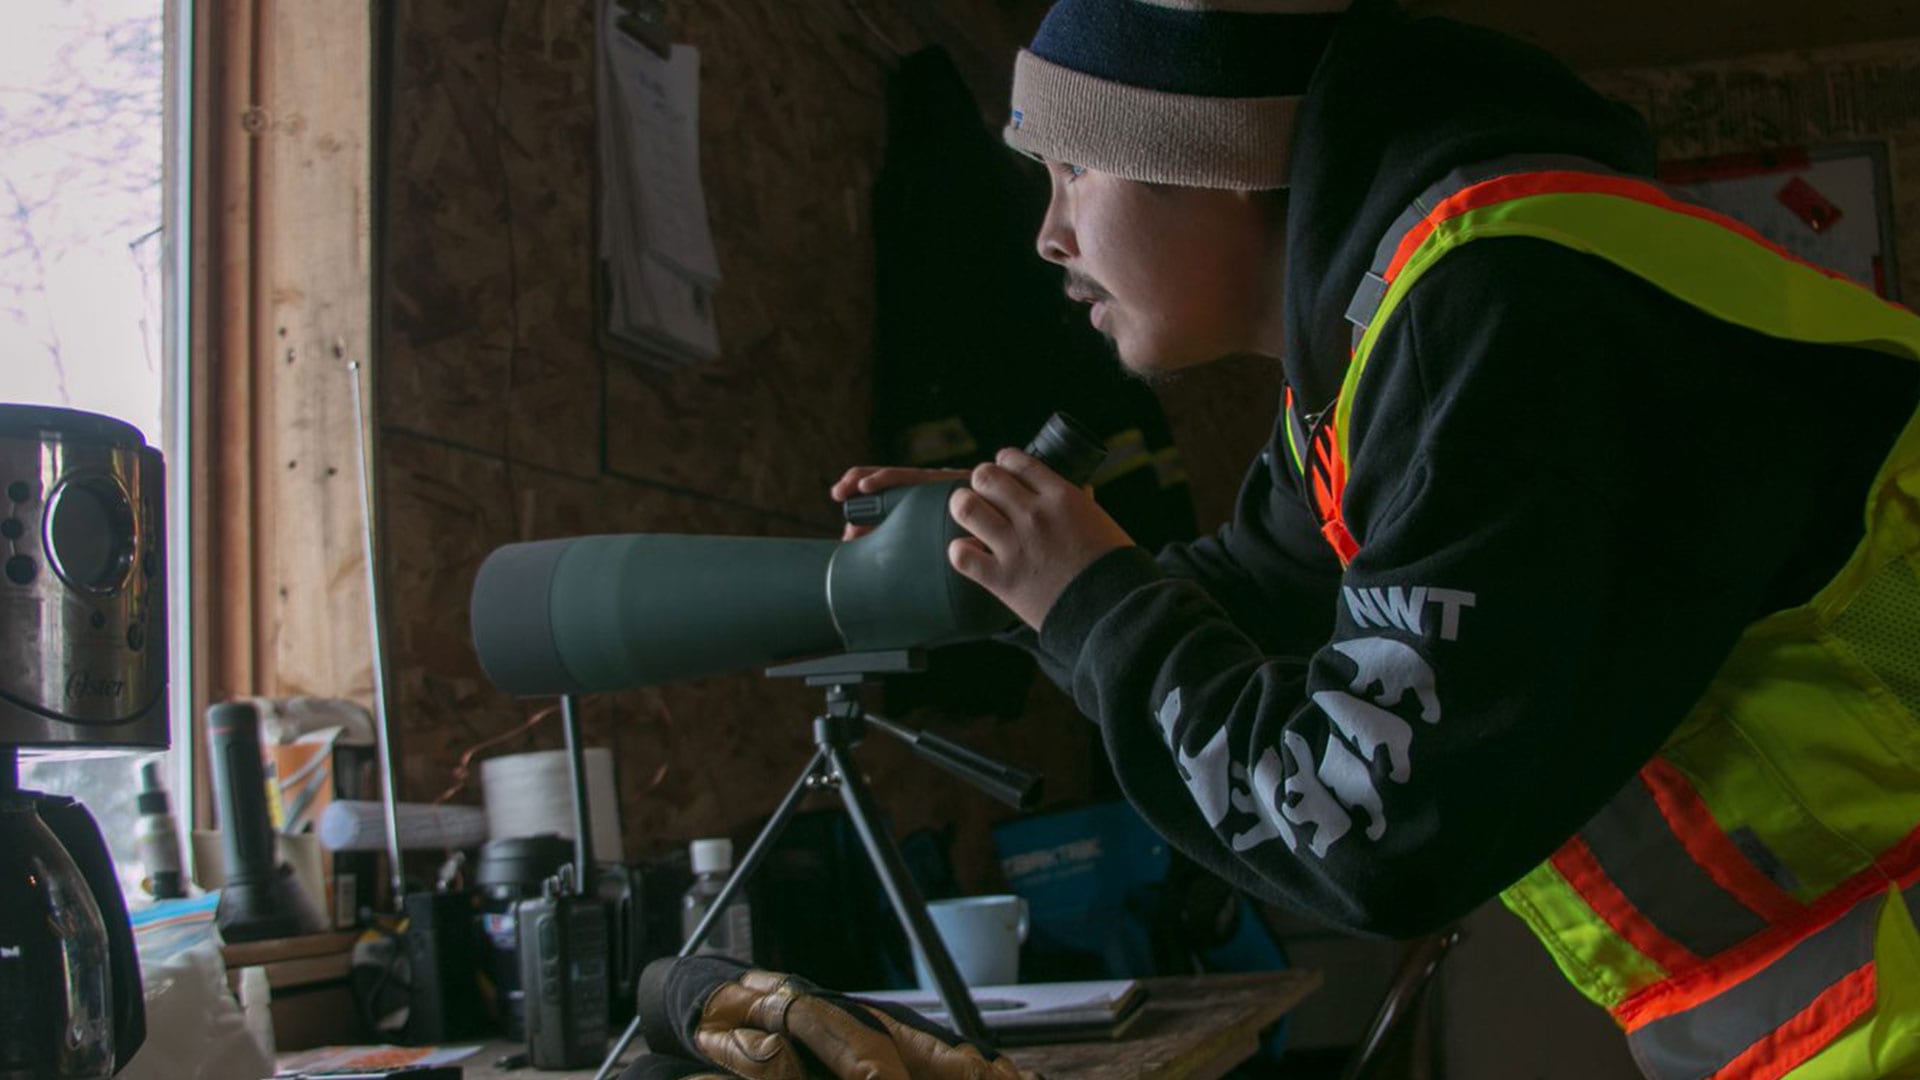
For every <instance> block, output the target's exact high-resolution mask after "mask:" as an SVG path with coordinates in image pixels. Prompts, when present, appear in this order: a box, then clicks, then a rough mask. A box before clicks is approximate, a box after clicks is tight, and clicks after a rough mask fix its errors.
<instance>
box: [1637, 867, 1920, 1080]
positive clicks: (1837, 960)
mask: <svg viewBox="0 0 1920 1080" xmlns="http://www.w3.org/2000/svg"><path fill="white" fill-rule="evenodd" d="M1906 898H1907V904H1908V906H1909V907H1911V906H1912V905H1913V903H1914V901H1915V900H1916V899H1920V886H1916V887H1915V888H1912V889H1908V890H1907V893H1906ZM1885 903H1886V894H1885V893H1876V894H1874V895H1873V896H1869V897H1867V898H1866V899H1865V900H1862V901H1861V902H1859V903H1858V904H1855V905H1854V906H1853V907H1852V908H1851V909H1849V910H1848V911H1847V913H1846V914H1844V915H1842V916H1840V917H1839V918H1838V919H1835V920H1834V921H1833V922H1831V923H1829V924H1828V925H1827V926H1826V927H1825V928H1824V929H1822V930H1820V931H1819V932H1818V933H1816V934H1814V935H1813V936H1812V937H1810V938H1808V939H1806V940H1805V941H1802V942H1801V943H1800V944H1798V945H1795V946H1794V947H1793V948H1792V949H1789V950H1788V951H1787V952H1786V954H1785V955H1783V956H1781V957H1780V959H1778V960H1775V961H1774V962H1773V963H1771V964H1769V965H1767V966H1766V967H1765V968H1762V969H1761V970H1760V971H1759V972H1757V973H1755V974H1753V975H1751V976H1749V977H1748V978H1746V979H1745V980H1743V981H1741V982H1740V983H1739V984H1737V985H1735V986H1734V987H1732V988H1731V989H1729V990H1726V991H1725V992H1723V993H1721V994H1719V995H1718V996H1716V997H1714V998H1712V999H1711V1000H1708V1001H1705V1002H1702V1003H1701V1004H1699V1005H1695V1006H1694V1007H1693V1008H1691V1009H1688V1010H1686V1011H1685V1012H1679V1013H1675V1014H1673V1015H1672V1016H1667V1017H1663V1018H1661V1019H1659V1020H1655V1021H1654V1022H1653V1023H1651V1024H1648V1025H1646V1026H1645V1027H1642V1028H1641V1029H1640V1030H1638V1031H1636V1032H1634V1033H1633V1034H1631V1035H1629V1036H1627V1042H1628V1045H1630V1046H1631V1047H1632V1048H1633V1057H1634V1060H1635V1061H1637V1062H1638V1063H1639V1065H1640V1069H1641V1071H1642V1072H1644V1073H1646V1074H1647V1076H1648V1077H1650V1078H1651V1080H1703V1078H1704V1077H1709V1076H1712V1075H1713V1074H1714V1073H1716V1072H1718V1071H1720V1070H1721V1069H1723V1068H1725V1067H1726V1066H1727V1064H1728V1063H1729V1062H1731V1061H1733V1059H1734V1058H1737V1057H1739V1056H1740V1055H1741V1054H1742V1053H1744V1052H1746V1050H1747V1049H1748V1048H1749V1047H1751V1046H1753V1045H1754V1044H1755V1043H1757V1042H1759V1041H1760V1040H1761V1039H1764V1038H1766V1037H1767V1035H1768V1034H1770V1033H1771V1032H1773V1031H1776V1030H1778V1029H1779V1028H1781V1027H1782V1026H1784V1025H1785V1024H1787V1023H1788V1022H1789V1021H1791V1020H1792V1019H1793V1018H1794V1017H1796V1016H1798V1015H1800V1014H1801V1013H1802V1012H1804V1011H1805V1010H1806V1008H1807V1007H1808V1006H1809V1005H1812V1004H1813V1002H1814V999H1816V998H1818V997H1819V996H1820V995H1821V994H1822V993H1825V992H1826V991H1827V989H1828V988H1830V987H1832V986H1833V985H1834V984H1835V983H1837V982H1839V981H1840V980H1841V979H1844V978H1846V977H1847V976H1848V975H1850V974H1852V973H1853V972H1855V971H1858V970H1859V969H1860V968H1861V967H1862V966H1864V965H1866V964H1868V963H1870V962H1871V961H1872V960H1873V939H1874V931H1875V929H1876V928H1877V926H1878V925H1879V919H1880V909H1881V907H1882V905H1884V904H1885Z"/></svg>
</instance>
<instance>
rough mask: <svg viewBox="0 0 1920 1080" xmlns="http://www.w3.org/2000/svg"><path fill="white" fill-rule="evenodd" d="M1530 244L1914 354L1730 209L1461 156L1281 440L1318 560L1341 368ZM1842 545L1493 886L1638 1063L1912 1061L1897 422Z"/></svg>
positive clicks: (1685, 295)
mask: <svg viewBox="0 0 1920 1080" xmlns="http://www.w3.org/2000/svg"><path fill="white" fill-rule="evenodd" d="M1511 236H1519V237H1532V238H1536V239H1540V240H1547V241H1552V242H1554V243H1558V244H1562V245H1564V246H1566V247H1569V248H1572V249H1574V250H1577V251H1581V252H1585V253H1588V254H1590V255H1593V256H1596V257H1598V258H1601V259H1604V260H1606V261H1608V262H1610V263H1613V264H1614V265H1615V266H1618V267H1619V268H1620V269H1622V270H1624V271H1626V272H1628V273H1631V274H1634V275H1636V276H1638V277H1640V278H1642V279H1643V280H1645V281H1646V282H1648V283H1649V284H1651V285H1653V286H1654V287H1656V288H1659V289H1661V290H1663V291H1665V292H1666V293H1668V294H1670V295H1672V296H1674V297H1676V298H1678V299H1680V300H1682V301H1684V302H1686V303H1688V304H1691V305H1692V306H1694V307H1695V308H1698V309H1699V310H1701V311H1703V312H1706V313H1708V314H1710V315H1713V316H1714V317H1716V318H1719V319H1721V320H1723V321H1725V322H1728V323H1731V324H1734V325H1736V326H1743V327H1747V328H1749V329H1752V330H1755V331H1759V332H1761V333H1764V334H1768V335H1771V336H1773V337H1776V338H1781V339H1785V340H1790V341H1800V342H1806V343H1809V344H1819V345H1842V346H1853V347H1861V348H1868V349H1874V350H1877V351H1880V352H1885V353H1890V354H1893V355H1896V356H1902V357H1906V358H1909V359H1913V360H1920V316H1916V315H1915V314H1914V313H1913V312H1911V311H1908V310H1906V309H1905V308H1901V307H1899V306H1897V305H1894V304H1891V303H1888V302H1886V301H1884V300H1882V299H1880V298H1879V297H1877V296H1875V295H1873V294H1872V293H1871V292H1869V291H1867V290H1866V289H1864V288H1861V287H1859V286H1857V285H1855V284H1853V283H1852V282H1849V281H1846V280H1845V279H1843V278H1840V277H1839V276H1838V275H1835V274H1833V273H1832V272H1830V271H1827V270H1823V269H1821V268H1819V267H1816V266H1813V265H1812V264H1810V263H1806V262H1803V261H1801V260H1800V259H1797V258H1796V257H1794V256H1792V255H1790V254H1788V253H1787V252H1785V251H1783V250H1781V249H1780V248H1778V247H1775V246H1773V245H1772V244H1769V243H1768V242H1766V241H1765V240H1763V239H1761V238H1760V237H1759V236H1758V235H1757V234H1755V233H1754V232H1753V231H1752V230H1751V229H1749V228H1747V227H1746V226H1744V225H1741V224H1740V223H1738V222H1736V221H1734V220H1732V219H1730V218H1727V217H1724V216H1721V215H1719V214H1716V213H1714V212H1712V211H1709V210H1706V209H1703V208H1701V207H1699V206H1697V205H1694V204H1692V203H1689V202H1687V201H1685V200H1684V199H1682V198H1680V197H1678V196H1676V195H1675V194H1674V193H1672V192H1670V191H1668V190H1667V189H1665V188H1662V187H1661V186H1659V185H1657V184H1654V183H1651V182H1649V181H1646V180H1642V179H1639V178H1635V177H1629V176H1622V175H1619V174H1615V173H1611V172H1609V171H1607V170H1606V169H1605V168H1604V167H1602V166H1599V165H1596V164H1593V163H1591V162H1585V161H1577V160H1572V159H1540V158H1531V159H1527V160H1525V161H1518V160H1516V161H1507V162H1499V161H1496V162H1490V163H1486V164H1482V165H1478V166H1473V167H1470V168H1467V169H1463V170H1461V171H1459V172H1457V173H1455V174H1453V175H1450V176H1448V177H1447V178H1446V179H1444V180H1442V181H1441V182H1440V183H1438V184H1436V185H1434V186H1433V187H1432V188H1431V189H1429V190H1428V191H1427V192H1426V193H1425V194H1423V195H1422V196H1421V198H1420V199H1418V200H1417V201H1416V202H1415V203H1414V205H1413V206H1412V207H1410V208H1409V209H1408V210H1407V212H1406V213H1405V214H1403V215H1402V216H1401V218H1400V220H1399V221H1397V222H1396V223H1395V225H1394V227H1393V228H1392V229H1391V230H1389V232H1388V234H1387V236H1386V238H1385V239H1384V240H1383V242H1382V243H1381V245H1380V247H1379V250H1378V252H1377V256H1376V259H1375V262H1374V264H1373V267H1372V270H1371V272H1370V273H1369V274H1368V275H1367V277H1366V279H1365V282H1364V284H1363V285H1362V286H1361V288H1360V290H1359V291H1358V293H1357V294H1356V296H1355V297H1354V303H1353V306H1352V308H1351V309H1350V310H1349V312H1348V318H1349V320H1350V321H1352V323H1353V324H1354V346H1353V358H1352V361H1351V364H1350V365H1349V367H1348V370H1347V374H1346V379H1345V382H1344V384H1343V385H1342V387H1341V390H1340V394H1339V397H1338V398H1337V399H1336V400H1335V402H1334V404H1333V405H1332V406H1331V407H1329V408H1328V409H1326V410H1324V411H1322V412H1321V413H1319V414H1318V415H1315V416H1304V415H1301V414H1300V413H1299V411H1298V409H1297V408H1296V403H1295V402H1294V401H1293V400H1292V399H1291V397H1289V399H1288V401H1287V437H1288V444H1289V450H1290V452H1291V455H1292V458H1293V464H1294V467H1295V469H1296V470H1297V475H1299V476H1300V478H1301V479H1302V480H1303V482H1304V483H1303V487H1304V490H1305V491H1306V493H1307V497H1308V500H1309V501H1310V502H1311V503H1312V504H1313V507H1314V510H1315V513H1316V515H1317V516H1318V518H1319V520H1320V522H1321V526H1322V532H1323V534H1324V535H1325V537H1326V539H1327V541H1328V543H1329V544H1331V545H1332V546H1333V548H1334V551H1335V552H1336V553H1338V554H1339V556H1340V559H1341V561H1342V563H1343V564H1344V563H1346V562H1347V561H1349V560H1350V559H1352V558H1353V556H1354V554H1355V553H1356V552H1357V551H1358V550H1359V548H1360V544H1361V543H1362V542H1363V538H1356V537H1355V536H1354V535H1353V533H1352V532H1351V531H1350V530H1349V528H1348V525H1347V523H1346V521H1345V520H1344V518H1343V517H1342V514H1341V496H1342V493H1343V491H1344V488H1345V484H1346V476H1347V465H1348V458H1347V433H1348V432H1349V431H1350V430H1352V423H1353V405H1354V401H1355V398H1356V392H1355V391H1356V387H1357V386H1358V385H1359V383H1360V380H1361V379H1362V378H1364V377H1365V375H1366V370H1367V361H1368V357H1369V354H1370V353H1371V351H1372V349H1373V346H1374V343H1375V342H1376V341H1377V340H1378V339H1379V336H1380V332H1381V328H1382V327H1383V326H1385V325H1387V323H1388V322H1389V320H1390V319H1391V318H1392V315H1393V313H1394V312H1395V311H1396V310H1397V308H1398V306H1399V303H1400V301H1401V300H1403V299H1404V298H1405V297H1406V295H1407V293H1408V291H1409V290H1411V289H1412V288H1413V287H1414V285H1415V284H1416V283H1417V282H1418V281H1419V280H1420V278H1421V276H1422V275H1423V274H1425V273H1426V271H1428V270H1429V269H1431V268H1432V267H1433V266H1434V265H1435V264H1436V263H1437V262H1438V261H1439V260H1440V259H1441V258H1442V257H1444V256H1445V255H1446V253H1447V252H1449V251H1451V250H1453V249H1455V248H1457V247H1459V246H1460V245H1462V244H1466V243H1470V242H1472V241H1475V240H1481V239H1487V238H1491V237H1511ZM1864 513H1865V526H1866V528H1865V536H1864V539H1863V540H1862V542H1861V543H1860V545H1859V546H1858V548H1857V549H1856V550H1855V551H1854V553H1853V555H1852V557H1851V558H1850V559H1849V560H1848V561H1847V563H1846V565H1845V566H1844V567H1842V568H1841V570H1840V571H1839V573H1837V574H1836V575H1834V577H1833V579H1832V580H1831V581H1829V582H1828V583H1827V584H1826V585H1824V586H1823V587H1822V588H1821V589H1820V590H1819V591H1818V592H1817V593H1815V594H1814V595H1813V596H1811V597H1808V598H1807V599H1806V601H1805V602H1804V603H1802V604H1801V605H1800V606H1798V607H1794V608H1791V609H1788V610H1784V611H1778V612H1775V613H1773V614H1771V615H1768V616H1766V617H1765V618H1762V619H1760V620H1759V621H1757V622H1754V623H1753V624H1751V625H1749V626H1748V627H1746V629H1745V630H1744V631H1743V632H1742V634H1741V637H1740V638H1739V640H1738V642H1737V643H1736V644H1735V646H1734V649H1733V651H1732V653H1731V654H1730V655H1729V656H1728V657H1727V659H1726V661H1725V662H1724V663H1723V665H1722V666H1721V668H1720V670H1719V672H1718V673H1717V674H1716V675H1715V677H1714V680H1713V682H1712V684H1711V685H1710V686H1709V687H1708V689H1707V691H1706V693H1705V694H1704V695H1703V696H1702V697H1701V698H1700V700H1699V702H1698V703H1697V704H1695V705H1694V707H1693V708H1692V710H1691V711H1690V712H1689V713H1688V714H1687V716H1686V717H1685V719H1684V720H1683V721H1682V722H1681V724H1680V725H1679V727H1678V728H1677V729H1676V730H1675V731H1674V733H1673V734H1672V736H1671V737H1670V738H1669V739H1668V740H1667V742H1666V743H1665V744H1664V745H1663V746H1662V747H1661V750H1660V752H1659V755H1658V756H1656V757H1655V758H1654V759H1653V760H1652V761H1650V762H1648V763H1647V765H1646V766H1645V767H1644V768H1642V769H1641V770H1640V772H1639V774H1638V775H1637V776H1635V777H1634V778H1633V780H1631V781H1630V782H1629V783H1628V784H1627V785H1626V787H1625V788H1624V789H1622V790H1621V791H1620V793H1619V794H1618V795H1616V796H1615V797H1614V798H1613V800H1612V801H1611V802H1609V803H1608V804H1607V805H1606V806H1605V807H1604V808H1603V809H1602V810H1601V811H1600V812H1599V814H1597V815H1596V816H1595V817H1594V818H1593V819H1592V820H1591V821H1590V822H1588V823H1587V825H1586V826H1585V827H1584V828H1582V829H1581V830H1580V832H1579V833H1578V834H1576V835H1575V836H1574V837H1573V838H1571V839H1569V840H1568V841H1567V842H1566V843H1565V844H1564V845H1563V846H1562V847H1561V848H1560V849H1559V850H1558V851H1557V852H1555V853H1554V855H1553V857H1552V858H1550V859H1548V860H1547V861H1546V862H1544V863H1542V864H1541V865H1539V866H1538V867H1536V868H1534V869H1533V870H1532V871H1531V872H1529V873H1528V874H1527V875H1526V876H1525V877H1524V878H1522V879H1521V880H1520V881H1519V882H1518V883H1516V884H1515V885H1514V886H1512V887H1511V888H1510V889H1508V890H1507V891H1506V892H1505V893H1504V894H1502V899H1503V900H1505V902H1506V904H1507V906H1508V907H1509V908H1511V909H1512V910H1513V911H1514V912H1515V913H1517V914H1518V915H1519V916H1520V917H1521V918H1522V919H1524V920H1525V921H1526V922H1527V924H1528V925H1529V926H1530V927H1532V929H1533V931H1534V933H1535V934H1536V935H1537V936H1538V937H1539V938H1540V940H1541V941H1542V942H1543V943H1544V944H1545V945H1546V947H1547V949H1548V950H1549V951H1550V952H1551V953H1552V954H1553V957H1554V960H1555V961H1556V962H1557V963H1558V964H1559V966H1560V969H1561V971H1563V972H1564V973H1565V974H1566V975H1567V977H1568V978H1569V979H1571V980H1572V981H1573V983H1574V984H1575V985H1576V986H1578V987H1579V989H1580V990H1581V992H1583V993H1584V994H1586V996H1587V997H1589V998H1591V999H1592V1000H1594V1001H1595V1002H1597V1003H1599V1004H1600V1005H1602V1006H1603V1007H1605V1008H1607V1009H1608V1010H1609V1011H1610V1012H1611V1013H1612V1015H1613V1017H1614V1019H1615V1020H1616V1021H1617V1022H1618V1023H1619V1024H1620V1025H1621V1027H1622V1028H1624V1029H1625V1030H1626V1032H1627V1037H1628V1041H1629V1044H1630V1045H1631V1047H1632V1050H1633V1053H1634V1057H1635V1059H1636V1060H1637V1061H1638V1063H1639V1064H1640V1067H1641V1069H1642V1070H1643V1071H1644V1072H1646V1074H1647V1075H1648V1076H1650V1077H1656V1078H1658V1080H1701V1078H1709V1077H1711V1078H1714V1080H1723V1078H1724V1080H1733V1078H1739V1080H1761V1078H1774V1077H1792V1078H1793V1080H1841V1078H1845V1080H1857V1078H1864V1077H1880V1076H1920V936H1916V934H1915V930H1914V925H1913V921H1912V919H1911V917H1910V915H1909V911H1910V910H1911V909H1913V908H1915V907H1920V415H1917V416H1916V419H1914V420H1909V422H1908V423H1907V425H1906V427H1905V429H1904V431H1903V432H1902V434H1901V436H1900V438H1899V439H1898V440H1897V441H1896V442H1895V444H1894V446H1893V448H1892V450H1891V451H1890V452H1889V453H1888V454H1887V456H1886V459H1885V460H1884V461H1883V463H1882V465H1881V468H1880V471H1879V473H1878V475H1877V476H1876V477H1875V480H1874V483H1873V485H1872V488H1871V490H1870V491H1869V492H1868V494H1867V498H1866V505H1865V508H1864Z"/></svg>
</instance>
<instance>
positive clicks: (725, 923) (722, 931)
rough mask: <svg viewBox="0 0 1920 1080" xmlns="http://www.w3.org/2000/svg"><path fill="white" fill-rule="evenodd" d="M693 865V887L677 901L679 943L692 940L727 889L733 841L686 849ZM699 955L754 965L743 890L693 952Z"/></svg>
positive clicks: (698, 844) (749, 915)
mask: <svg viewBox="0 0 1920 1080" xmlns="http://www.w3.org/2000/svg"><path fill="white" fill-rule="evenodd" d="M687 854H688V855H689V856H690V857H691V858H692V861H693V884H692V885H690V886H688V887H687V891H686V894H685V895H684V896H682V897H681V898H680V940H682V941H685V940H687V939H688V938H691V937H692V936H693V931H694V930H695V929H696V928H697V927H699V925H700V920H701V919H704V918H706V915H707V909H708V908H710V907H712V906H713V901H714V900H715V899H716V898H717V897H718V896H719V895H720V890H721V889H722V888H725V887H726V884H727V878H728V877H729V876H730V875H731V874H732V873H733V841H731V840H728V839H725V838H724V837H717V838H712V839H706V840H695V841H694V842H693V843H692V844H691V845H689V847H688V848H687ZM695 951H696V952H698V953H700V954H702V955H714V954H717V955H720V956H731V957H733V958H734V959H735V960H738V961H740V962H741V963H743V964H751V963H753V912H752V910H751V909H749V908H748V907H747V897H746V892H745V890H742V891H741V892H739V893H736V894H735V895H734V898H733V900H732V902H731V903H729V904H728V905H727V910H726V911H725V913H723V914H722V915H721V916H720V918H719V919H718V920H716V921H715V922H714V924H713V930H712V931H711V932H710V933H708V934H707V939H706V940H705V941H703V942H701V944H700V948H699V949H697V950H695Z"/></svg>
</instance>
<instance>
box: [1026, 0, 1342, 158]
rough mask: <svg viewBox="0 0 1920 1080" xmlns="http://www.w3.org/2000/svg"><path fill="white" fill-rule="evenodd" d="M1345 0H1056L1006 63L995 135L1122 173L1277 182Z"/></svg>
mask: <svg viewBox="0 0 1920 1080" xmlns="http://www.w3.org/2000/svg"><path fill="white" fill-rule="evenodd" d="M1347 2H1348V0H1059V2H1058V3H1056V4H1054V6H1053V8H1052V9H1051V10H1049V11H1048V12H1047V15H1046V18H1045V19H1044V20H1042V21H1041V23H1040V29H1039V30H1038V31H1037V32H1036V33H1035V34H1034V36H1033V44H1032V45H1031V46H1029V47H1027V48H1025V49H1022V50H1021V51H1020V56H1019V59H1017V60H1016V61H1015V62H1014V68H1013V108H1012V112H1011V113H1010V114H1009V116H1008V118H1007V126H1006V129H1005V132H1004V134H1005V137H1006V140H1007V145H1009V146H1011V147H1013V148H1014V149H1015V150H1019V151H1021V152H1022V153H1025V154H1028V155H1031V156H1034V157H1042V158H1050V159H1052V160H1055V161H1064V162H1068V163H1070V164H1074V165H1084V166H1087V167H1088V168H1092V169H1098V170H1100V171H1101V172H1107V173H1113V174H1115V175H1118V176H1122V177H1125V178H1127V179H1129V180H1146V181H1151V182H1155V183H1163V184H1179V185H1182V186H1186V187H1210V188H1232V189H1238V190H1244V191H1253V190H1259V189H1263V188H1277V187H1285V186H1286V185H1287V165H1288V160H1287V155H1288V150H1289V148H1290V146H1291V144H1292V139H1293V117H1294V113H1295V111H1296V110H1297V109H1298V108H1299V106H1300V100H1301V97H1302V96H1303V95H1304V94H1305V93H1306V89H1307V83H1308V81H1309V80H1310V79H1311V78H1312V77H1313V70H1314V68H1315V66H1317V65H1318V64H1319V62H1320V56H1321V54H1322V53H1323V52H1325V51H1326V47H1327V43H1328V41H1330V40H1331V39H1332V37H1333V32H1334V29H1335V27H1336V26H1337V25H1338V23H1339V20H1340V13H1341V12H1342V11H1344V10H1345V9H1346V7H1347Z"/></svg>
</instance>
